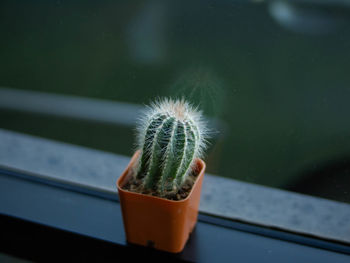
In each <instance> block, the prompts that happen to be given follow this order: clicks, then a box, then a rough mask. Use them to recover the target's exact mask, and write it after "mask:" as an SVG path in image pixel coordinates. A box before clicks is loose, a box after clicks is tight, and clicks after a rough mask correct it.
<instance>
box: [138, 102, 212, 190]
mask: <svg viewBox="0 0 350 263" xmlns="http://www.w3.org/2000/svg"><path fill="white" fill-rule="evenodd" d="M206 135H207V132H206V128H205V125H204V122H203V120H202V117H201V112H199V111H197V109H195V108H193V107H192V106H191V105H190V104H189V103H188V102H186V101H185V100H184V99H181V100H172V99H163V100H159V101H157V102H155V103H153V104H151V107H150V108H149V110H148V111H147V113H146V114H145V115H144V116H143V118H142V120H141V122H140V125H139V127H138V147H139V148H140V149H141V157H140V158H139V161H138V167H137V174H136V178H137V179H139V180H140V181H141V182H142V188H143V189H144V190H151V191H156V193H157V194H158V195H160V196H164V195H165V194H166V193H171V192H177V191H178V190H179V189H180V188H181V187H182V185H183V183H184V182H185V181H186V179H187V178H188V176H189V175H190V174H191V171H192V167H193V165H194V164H195V161H194V160H195V159H196V158H199V157H201V155H202V153H203V150H204V149H205V146H206Z"/></svg>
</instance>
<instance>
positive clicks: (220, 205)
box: [0, 130, 350, 261]
mask: <svg viewBox="0 0 350 263" xmlns="http://www.w3.org/2000/svg"><path fill="white" fill-rule="evenodd" d="M0 145H2V147H1V149H0V168H1V170H0V172H1V175H2V176H1V177H0V179H1V180H2V182H1V183H0V187H1V188H2V189H1V199H0V200H1V201H0V202H1V203H0V209H1V211H0V213H1V214H3V215H8V216H11V217H15V218H20V219H24V220H26V221H30V222H34V223H38V224H40V225H46V226H50V227H52V228H54V229H61V230H64V231H69V232H73V233H76V234H77V235H79V236H80V235H82V236H88V237H92V238H93V239H96V240H103V241H106V242H110V243H112V244H116V245H119V246H122V247H129V245H128V244H126V243H125V236H124V231H123V228H122V221H121V215H120V208H118V206H119V204H118V202H116V201H117V192H116V188H115V181H116V179H117V178H118V177H119V175H120V174H121V172H122V171H123V170H124V168H125V167H126V165H127V163H128V161H129V158H126V157H123V156H119V155H115V154H110V153H105V152H101V151H97V150H92V149H87V148H84V147H78V146H73V145H69V144H64V143H58V142H53V141H49V140H46V139H41V138H36V137H32V136H28V135H22V134H18V133H14V132H10V131H6V130H0ZM53 207H54V208H55V209H52V208H53ZM200 212H201V213H200V216H199V223H198V226H197V230H196V231H195V232H194V233H193V235H192V237H191V240H190V243H189V244H188V246H186V249H185V251H184V252H183V253H182V254H181V255H182V256H180V257H183V258H182V259H185V260H190V261H192V260H198V259H200V260H202V259H203V261H205V260H209V259H210V256H211V257H213V256H214V255H215V256H216V257H217V254H218V253H217V252H218V251H222V255H223V256H224V258H226V260H227V257H229V256H232V253H233V252H232V251H233V250H232V249H233V248H234V253H235V255H236V254H237V257H239V256H241V257H242V259H243V258H244V257H243V256H244V254H245V257H249V256H250V255H249V254H251V252H247V251H246V250H247V248H249V249H251V244H255V245H256V246H257V247H255V248H257V250H258V251H260V252H258V254H257V255H259V253H261V254H260V256H261V257H268V258H270V259H271V260H272V259H274V260H277V258H278V257H281V256H282V255H283V254H285V255H286V254H288V253H294V252H295V249H301V250H302V251H304V250H307V251H308V252H307V253H306V254H303V253H304V252H302V253H296V254H298V255H299V254H300V257H301V258H300V259H301V260H304V261H305V259H306V258H309V256H310V255H312V254H313V253H316V252H315V251H317V253H316V254H318V253H320V254H318V255H321V254H322V253H326V254H327V253H331V252H329V251H326V250H319V249H317V250H314V249H315V248H312V247H309V246H316V247H321V248H326V249H328V250H334V251H339V252H343V253H348V254H350V248H349V246H348V245H349V241H350V233H349V229H350V227H349V226H350V209H349V205H347V204H344V203H339V202H334V201H329V200H325V199H320V198H314V197H310V196H304V195H300V194H295V193H290V192H285V191H281V190H277V189H272V188H268V187H263V186H257V185H252V184H248V183H243V182H238V181H235V180H230V179H226V178H221V177H215V176H210V175H206V176H205V181H204V184H203V193H202V199H201V207H200ZM96 215H98V216H96ZM213 215H215V216H213ZM239 221H241V222H245V223H240V222H239ZM261 226H269V228H266V227H261ZM271 227H273V228H275V230H273V229H271ZM276 228H277V229H283V230H287V231H292V232H294V233H303V234H305V233H306V234H308V235H309V236H308V237H305V236H300V235H296V234H291V233H288V232H285V231H279V230H276ZM311 235H312V236H318V237H321V238H322V239H314V238H312V237H310V236H311ZM276 238H277V239H280V240H276ZM254 240H255V241H254ZM281 240H286V241H293V242H295V243H290V242H285V241H281ZM330 240H336V242H330ZM296 243H301V244H307V245H309V246H302V245H300V244H296ZM191 244H192V245H191ZM242 246H246V247H245V249H244V248H243V247H242ZM240 247H242V251H241V249H239V248H240ZM270 248H276V249H272V250H271V249H270ZM269 249H270V250H271V252H269ZM289 249H290V250H289ZM301 250H300V251H301ZM186 251H187V252H186ZM243 251H245V252H244V253H243ZM293 251H294V252H293ZM312 251H314V252H312ZM282 252H283V253H282ZM305 252H306V251H305ZM269 253H270V254H271V255H270V256H269ZM322 255H323V254H322ZM327 255H328V256H329V255H335V256H336V257H338V256H339V257H341V256H344V255H341V254H337V253H331V254H327ZM328 256H322V257H323V258H322V259H324V260H325V259H326V258H327V257H328ZM284 257H286V256H284ZM303 257H305V258H303ZM344 257H345V256H344ZM224 258H223V259H224ZM258 258H259V257H257V259H258ZM286 258H288V257H286ZM291 258H293V257H291ZM204 259H205V260H204ZM280 259H281V258H280ZM293 259H294V260H295V255H294V258H293ZM328 259H330V258H328ZM344 259H345V258H344ZM346 259H347V260H349V259H348V257H346ZM332 261H333V260H332Z"/></svg>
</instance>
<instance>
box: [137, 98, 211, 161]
mask: <svg viewBox="0 0 350 263" xmlns="http://www.w3.org/2000/svg"><path fill="white" fill-rule="evenodd" d="M146 108H147V109H146V110H145V111H144V113H143V114H142V116H140V118H139V120H138V125H137V127H136V130H137V141H136V147H137V149H142V146H143V144H144V140H145V133H146V129H147V127H148V125H149V122H150V120H151V118H152V117H154V116H155V115H156V114H159V113H161V114H165V115H167V116H173V117H175V118H176V119H177V120H179V121H182V122H185V121H191V122H192V123H193V124H194V125H195V126H196V127H197V129H198V135H199V140H198V145H197V147H196V149H195V158H202V157H203V155H204V151H205V149H206V148H207V146H208V138H209V130H208V128H207V121H206V120H205V119H204V117H203V115H202V111H201V110H198V107H196V106H193V105H192V104H191V103H189V102H188V101H186V100H185V99H184V98H183V97H182V98H177V99H173V98H168V97H165V98H157V99H156V100H154V101H153V102H151V103H150V105H148V106H146Z"/></svg>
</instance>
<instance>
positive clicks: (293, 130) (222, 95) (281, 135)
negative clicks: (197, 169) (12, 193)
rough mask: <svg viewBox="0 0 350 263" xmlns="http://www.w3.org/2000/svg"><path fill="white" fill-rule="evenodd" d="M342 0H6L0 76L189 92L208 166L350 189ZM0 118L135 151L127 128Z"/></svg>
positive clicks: (19, 115) (120, 93)
mask: <svg viewBox="0 0 350 263" xmlns="http://www.w3.org/2000/svg"><path fill="white" fill-rule="evenodd" d="M349 7H350V6H349V5H348V4H347V1H327V0H324V1H320V3H317V1H309V0H300V1H278V0H276V1H243V0H242V1H227V0H223V1H186V3H178V2H173V1H164V0H154V1H73V2H72V1H29V2H28V1H6V0H5V1H1V3H0V14H1V15H0V36H1V41H0V86H1V87H7V88H13V89H21V90H30V91H41V92H45V93H50V94H51V93H52V94H66V95H74V96H79V97H88V98H97V99H105V100H110V101H115V102H127V103H134V104H144V103H148V102H149V101H150V100H152V99H153V98H155V97H157V96H160V97H162V96H185V97H186V98H187V99H188V100H190V101H192V102H193V103H194V104H199V106H200V107H201V108H202V109H203V111H204V113H205V114H206V116H207V117H208V118H209V119H210V120H211V122H210V123H211V124H212V128H213V130H214V131H217V132H215V133H214V134H213V138H212V139H211V142H212V144H211V147H210V149H209V151H208V155H207V157H206V161H207V165H208V169H209V172H211V173H215V174H217V175H220V176H224V177H230V178H234V179H238V180H242V181H247V182H251V183H256V184H262V185H267V186H272V187H277V188H282V189H288V190H292V191H297V192H302V193H307V194H311V195H315V196H321V197H325V198H329V199H334V200H339V201H344V202H350V177H349V176H350V122H349V118H348V115H349V112H350V103H349V101H350V74H349V69H350V52H349V50H350V9H349ZM0 119H1V122H0V127H1V128H6V129H12V130H17V131H22V132H26V133H31V134H34V135H39V136H44V137H48V138H53V139H57V140H61V141H66V142H71V143H74V144H80V145H86V146H89V147H94V148H98V149H103V150H107V151H112V152H116V153H122V154H127V155H131V154H132V151H133V150H134V146H133V142H134V136H133V135H132V133H131V131H132V127H124V126H115V125H111V124H96V123H92V122H89V121H76V120H73V119H64V118H60V117H52V116H45V115H41V114H38V113H35V114H34V113H31V112H19V111H14V110H9V109H8V108H4V107H3V108H2V109H1V110H0Z"/></svg>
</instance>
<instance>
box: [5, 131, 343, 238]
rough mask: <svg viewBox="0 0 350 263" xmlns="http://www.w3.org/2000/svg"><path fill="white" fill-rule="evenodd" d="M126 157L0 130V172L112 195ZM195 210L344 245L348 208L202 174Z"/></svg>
mask: <svg viewBox="0 0 350 263" xmlns="http://www.w3.org/2000/svg"><path fill="white" fill-rule="evenodd" d="M129 159H130V158H129V157H124V156H121V155H116V154H111V153H106V152H102V151H98V150H93V149H88V148H84V147H80V146H75V145H70V144H66V143H60V142H54V141H50V140H46V139H42V138H38V137H33V136H29V135H23V134H19V133H15V132H11V131H6V130H1V129H0V166H3V167H9V168H13V169H17V170H22V171H26V172H28V173H31V174H33V176H35V175H40V176H47V177H51V178H55V179H59V180H64V181H69V182H73V183H77V184H81V185H86V186H90V187H97V188H100V189H101V190H104V191H110V192H114V193H116V191H117V190H116V187H115V182H116V180H117V178H118V177H119V176H120V174H121V173H122V171H123V170H124V169H125V167H126V165H127V164H128V162H129ZM200 210H201V211H202V212H205V213H209V214H214V215H220V216H224V217H228V218H234V219H239V220H243V221H246V222H251V223H256V224H260V225H266V226H274V227H279V228H281V229H286V230H291V231H295V232H300V233H308V234H312V235H315V236H320V237H325V238H328V239H335V240H341V241H344V242H347V243H350V205H349V204H345V203H340V202H335V201H330V200H326V199H322V198H315V197H312V196H306V195H301V194H297V193H292V192H287V191H283V190H278V189H274V188H269V187H265V186H259V185H254V184H249V183H244V182H240V181H236V180H232V179H227V178H223V177H218V176H211V175H208V174H206V175H205V177H204V182H203V189H202V197H201V205H200Z"/></svg>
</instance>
